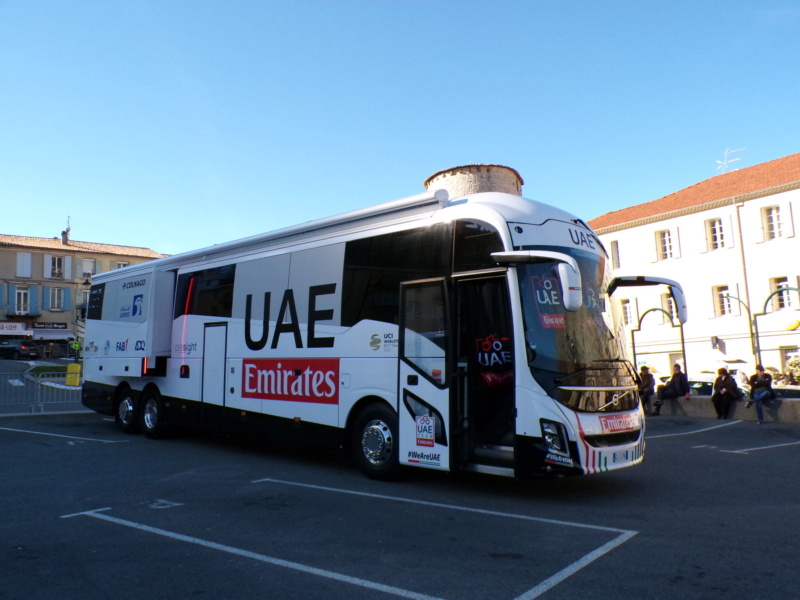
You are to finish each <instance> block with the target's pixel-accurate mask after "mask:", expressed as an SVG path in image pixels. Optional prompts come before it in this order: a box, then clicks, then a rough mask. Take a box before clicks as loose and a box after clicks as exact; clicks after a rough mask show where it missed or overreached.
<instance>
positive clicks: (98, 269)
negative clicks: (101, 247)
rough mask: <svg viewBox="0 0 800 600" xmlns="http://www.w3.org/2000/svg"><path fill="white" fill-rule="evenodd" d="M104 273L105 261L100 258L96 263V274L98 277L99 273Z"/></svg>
mask: <svg viewBox="0 0 800 600" xmlns="http://www.w3.org/2000/svg"><path fill="white" fill-rule="evenodd" d="M102 272H103V261H102V260H100V259H99V258H98V259H97V260H95V261H94V273H95V275H97V274H98V273H102Z"/></svg>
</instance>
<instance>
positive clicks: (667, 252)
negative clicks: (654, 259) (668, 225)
mask: <svg viewBox="0 0 800 600" xmlns="http://www.w3.org/2000/svg"><path fill="white" fill-rule="evenodd" d="M656 244H657V247H658V260H666V259H668V258H672V235H671V234H670V232H669V229H665V230H664V231H657V232H656Z"/></svg>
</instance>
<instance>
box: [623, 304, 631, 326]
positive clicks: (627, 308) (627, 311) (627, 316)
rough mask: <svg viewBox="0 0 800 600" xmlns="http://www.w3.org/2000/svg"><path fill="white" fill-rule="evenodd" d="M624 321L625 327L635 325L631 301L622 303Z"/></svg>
mask: <svg viewBox="0 0 800 600" xmlns="http://www.w3.org/2000/svg"><path fill="white" fill-rule="evenodd" d="M622 321H623V322H624V323H625V325H631V324H632V323H633V307H632V306H631V301H630V300H623V301H622Z"/></svg>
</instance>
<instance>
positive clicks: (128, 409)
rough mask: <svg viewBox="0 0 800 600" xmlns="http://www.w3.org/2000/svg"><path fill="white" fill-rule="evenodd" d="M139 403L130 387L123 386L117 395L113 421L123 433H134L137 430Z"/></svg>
mask: <svg viewBox="0 0 800 600" xmlns="http://www.w3.org/2000/svg"><path fill="white" fill-rule="evenodd" d="M138 406H139V403H138V401H137V399H136V396H135V394H134V393H133V391H132V390H131V389H130V388H125V389H123V390H121V391H120V392H119V394H118V395H117V406H116V410H115V411H114V421H115V422H116V424H117V427H119V428H120V430H121V431H122V432H123V433H136V432H137V431H138V430H139V415H138Z"/></svg>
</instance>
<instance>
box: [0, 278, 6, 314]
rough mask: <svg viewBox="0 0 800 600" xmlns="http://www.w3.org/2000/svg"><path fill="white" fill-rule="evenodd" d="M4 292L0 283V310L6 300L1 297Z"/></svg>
mask: <svg viewBox="0 0 800 600" xmlns="http://www.w3.org/2000/svg"><path fill="white" fill-rule="evenodd" d="M4 291H5V290H4V289H3V284H2V283H0V308H3V306H5V303H6V298H5V296H4V295H3V292H4Z"/></svg>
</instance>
